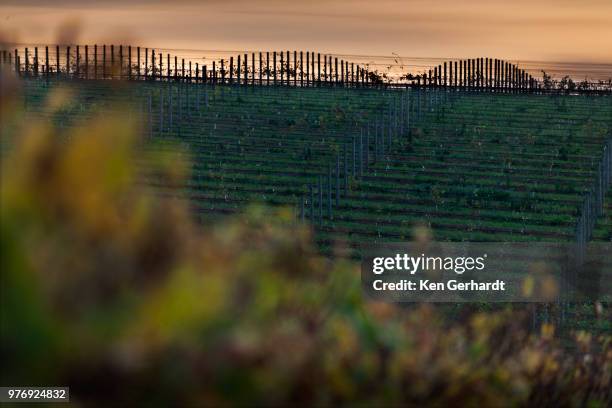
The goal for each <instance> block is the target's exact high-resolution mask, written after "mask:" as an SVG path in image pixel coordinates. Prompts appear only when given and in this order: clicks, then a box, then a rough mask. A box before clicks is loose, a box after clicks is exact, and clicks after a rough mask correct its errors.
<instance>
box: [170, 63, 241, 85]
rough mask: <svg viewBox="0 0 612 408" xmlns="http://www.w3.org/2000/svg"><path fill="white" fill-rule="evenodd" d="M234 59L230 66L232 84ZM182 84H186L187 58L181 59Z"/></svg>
mask: <svg viewBox="0 0 612 408" xmlns="http://www.w3.org/2000/svg"><path fill="white" fill-rule="evenodd" d="M233 64H234V59H233V58H232V59H231V65H230V82H232V80H231V78H232V70H233ZM181 82H185V58H181Z"/></svg>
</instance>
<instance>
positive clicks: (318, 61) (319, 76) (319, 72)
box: [317, 53, 321, 85]
mask: <svg viewBox="0 0 612 408" xmlns="http://www.w3.org/2000/svg"><path fill="white" fill-rule="evenodd" d="M317 66H318V68H317V70H318V78H319V79H318V83H319V85H320V84H321V53H317Z"/></svg>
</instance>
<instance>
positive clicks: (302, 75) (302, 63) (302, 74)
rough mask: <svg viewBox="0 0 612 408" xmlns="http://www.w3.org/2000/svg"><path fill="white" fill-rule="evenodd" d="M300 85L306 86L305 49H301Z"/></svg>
mask: <svg viewBox="0 0 612 408" xmlns="http://www.w3.org/2000/svg"><path fill="white" fill-rule="evenodd" d="M300 86H302V87H303V86H304V51H300Z"/></svg>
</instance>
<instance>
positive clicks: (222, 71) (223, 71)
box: [221, 59, 225, 84]
mask: <svg viewBox="0 0 612 408" xmlns="http://www.w3.org/2000/svg"><path fill="white" fill-rule="evenodd" d="M221 83H222V84H224V83H225V61H223V59H222V60H221Z"/></svg>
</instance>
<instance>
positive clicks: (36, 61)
mask: <svg viewBox="0 0 612 408" xmlns="http://www.w3.org/2000/svg"><path fill="white" fill-rule="evenodd" d="M34 74H35V75H36V76H38V47H34Z"/></svg>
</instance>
